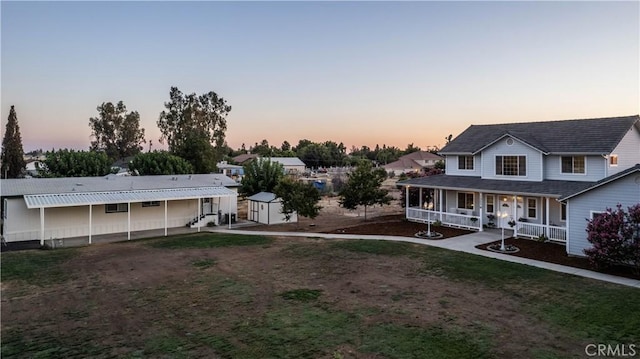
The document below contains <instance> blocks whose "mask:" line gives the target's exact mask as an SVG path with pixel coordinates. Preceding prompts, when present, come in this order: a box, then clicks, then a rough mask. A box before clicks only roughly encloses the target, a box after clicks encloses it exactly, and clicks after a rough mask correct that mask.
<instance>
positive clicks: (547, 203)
mask: <svg viewBox="0 0 640 359" xmlns="http://www.w3.org/2000/svg"><path fill="white" fill-rule="evenodd" d="M545 200H546V206H545V207H546V213H545V217H546V218H545V221H546V222H545V224H546V225H547V227H546V233H545V235H546V236H547V238H549V234H550V231H549V197H545Z"/></svg>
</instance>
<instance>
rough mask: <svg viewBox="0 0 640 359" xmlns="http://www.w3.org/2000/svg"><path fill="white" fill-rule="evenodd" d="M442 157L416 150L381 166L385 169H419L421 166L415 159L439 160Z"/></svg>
mask: <svg viewBox="0 0 640 359" xmlns="http://www.w3.org/2000/svg"><path fill="white" fill-rule="evenodd" d="M442 159H443V157H442V156H438V155H436V154H434V153H431V152H429V151H416V152H411V153H409V154H406V155H404V156H401V157H400V158H398V160H397V161H394V162H391V163H387V164H386V165H384V166H383V167H384V168H385V169H387V170H403V169H421V168H422V167H423V166H422V165H420V164H419V163H418V162H416V161H439V160H442Z"/></svg>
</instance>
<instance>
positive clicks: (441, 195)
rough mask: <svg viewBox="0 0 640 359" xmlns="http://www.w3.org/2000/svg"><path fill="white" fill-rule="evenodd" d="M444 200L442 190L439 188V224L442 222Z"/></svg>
mask: <svg viewBox="0 0 640 359" xmlns="http://www.w3.org/2000/svg"><path fill="white" fill-rule="evenodd" d="M443 198H444V190H443V189H442V188H440V190H439V191H438V206H439V207H440V222H442V202H443V201H442V199H443Z"/></svg>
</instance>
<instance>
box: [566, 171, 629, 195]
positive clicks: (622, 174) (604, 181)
mask: <svg viewBox="0 0 640 359" xmlns="http://www.w3.org/2000/svg"><path fill="white" fill-rule="evenodd" d="M636 172H640V164H636V165H635V166H633V167H630V168H627V169H626V170H624V171H621V172H618V173H616V174H614V175H611V176H609V177H605V178H603V179H601V180H600V181H598V182H595V183H590V185H589V186H588V187H586V188H583V189H581V190H579V191H576V192H575V193H571V194H567V195H565V196H564V197H561V198H560V199H559V201H566V200H568V199H569V198H573V197H576V196H579V195H581V194H583V193H585V192H588V191H591V190H592V189H595V188H598V187H600V186H603V185H605V184H607V183H610V182H613V181H615V180H618V179H620V178H623V177H626V176H628V175H630V174H632V173H636ZM638 185H640V183H638Z"/></svg>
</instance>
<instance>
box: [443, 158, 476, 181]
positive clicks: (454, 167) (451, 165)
mask: <svg viewBox="0 0 640 359" xmlns="http://www.w3.org/2000/svg"><path fill="white" fill-rule="evenodd" d="M481 167H482V159H481V156H480V155H476V156H474V158H473V170H460V169H458V156H452V155H448V156H446V160H445V171H446V173H447V175H450V176H474V177H480V174H481V173H482V169H481Z"/></svg>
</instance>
